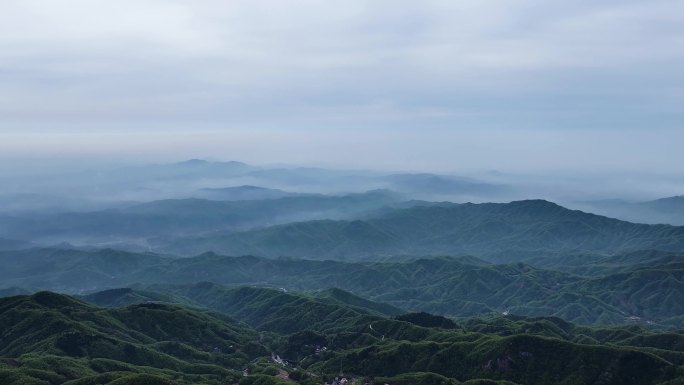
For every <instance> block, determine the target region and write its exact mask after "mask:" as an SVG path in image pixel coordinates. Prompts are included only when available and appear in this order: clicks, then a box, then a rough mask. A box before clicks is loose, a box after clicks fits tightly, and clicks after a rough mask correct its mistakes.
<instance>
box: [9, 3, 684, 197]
mask: <svg viewBox="0 0 684 385" xmlns="http://www.w3.org/2000/svg"><path fill="white" fill-rule="evenodd" d="M683 44H684V4H683V3H682V2H681V1H649V2H641V1H604V2H592V1H571V2H567V1H563V2H561V1H546V2H539V1H532V0H516V1H508V2H505V3H497V4H493V3H489V2H482V1H457V2H455V1H427V2H420V3H416V2H409V1H345V2H343V3H336V4H331V3H330V2H324V1H288V2H282V1H231V2H223V1H193V2H181V1H116V2H107V1H84V0H83V1H29V0H27V1H5V2H3V3H2V4H0V135H1V136H2V137H1V140H0V157H1V159H2V161H3V162H4V163H5V166H4V167H3V168H4V169H13V170H15V171H16V169H17V168H21V166H19V165H28V164H29V163H28V161H29V160H32V161H33V162H34V163H36V164H40V163H41V162H43V163H45V161H47V160H49V163H55V162H60V161H72V163H73V162H74V161H75V162H78V163H80V164H83V160H84V159H85V160H87V162H86V163H88V164H92V163H94V162H110V163H126V162H131V161H134V160H135V161H145V162H166V161H180V160H183V159H188V158H192V157H198V158H215V159H223V160H230V159H238V160H242V161H246V162H249V163H256V164H268V163H283V162H284V163H288V164H307V165H311V164H317V165H321V164H325V165H335V166H337V167H354V168H373V169H382V170H397V169H401V170H414V171H416V170H418V171H434V172H454V173H463V172H485V171H491V170H498V171H503V172H513V173H527V174H530V173H533V174H537V175H556V176H560V175H565V176H569V175H577V174H583V173H592V174H602V175H605V174H609V173H610V174H613V173H615V172H620V173H621V175H624V174H630V175H632V176H633V177H634V175H637V174H641V175H643V174H646V173H649V174H668V175H669V177H678V176H679V175H680V167H679V165H681V164H682V163H683V162H684V155H682V151H681V143H683V142H684V131H683V130H682V122H683V121H684V119H683V118H684V117H683V115H682V109H681V106H682V102H683V97H684V88H683V80H684V75H683V74H682V71H681V70H680V66H681V63H682V61H683V59H684V50H682V49H681V47H682V45H683ZM19 161H21V162H22V163H19ZM633 172H636V173H635V174H632V173H633ZM672 190H673V189H671V190H668V192H674V191H672ZM653 195H656V194H653Z"/></svg>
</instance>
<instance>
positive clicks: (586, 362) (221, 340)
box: [0, 284, 684, 385]
mask: <svg viewBox="0 0 684 385" xmlns="http://www.w3.org/2000/svg"><path fill="white" fill-rule="evenodd" d="M168 290H170V291H167V292H166V294H165V295H167V296H172V297H167V298H172V299H173V298H175V299H178V298H180V297H178V296H182V297H184V298H185V299H184V300H185V301H188V302H189V301H192V302H195V303H202V304H204V305H205V306H207V307H211V308H214V309H216V310H219V311H221V312H222V313H223V314H219V313H217V312H206V311H199V310H196V309H191V308H187V307H181V306H178V305H172V304H167V303H142V304H137V305H129V306H124V307H114V308H100V307H96V306H93V305H89V304H86V303H84V302H81V301H79V300H77V299H74V298H72V297H68V296H65V295H60V294H55V293H51V292H39V293H36V294H34V295H31V296H15V297H9V298H4V299H0V328H2V329H1V330H3V333H2V334H1V335H0V382H1V383H3V384H7V385H20V384H36V385H85V384H89V385H97V384H102V385H140V384H154V385H156V384H165V385H172V384H177V385H185V384H208V385H213V384H225V383H229V384H233V383H239V384H240V385H249V384H266V385H271V384H282V385H285V384H293V385H294V384H306V385H313V384H323V383H324V382H328V383H329V382H330V380H331V379H332V378H333V377H335V376H340V375H342V376H344V377H347V378H352V379H354V381H357V383H372V384H384V383H388V384H394V385H396V384H399V385H401V384H412V385H434V384H444V385H458V384H509V385H510V384H540V385H546V384H549V385H550V384H566V385H584V384H603V385H656V384H658V385H660V384H663V385H664V384H665V382H666V381H670V380H675V379H677V378H680V379H681V378H682V376H683V375H684V372H682V371H681V367H682V365H684V342H683V341H684V337H683V336H682V335H681V334H680V333H677V332H671V333H667V334H662V333H657V332H653V331H650V330H647V329H644V328H641V327H638V326H629V327H614V328H595V327H584V326H577V325H574V324H572V323H568V322H565V321H562V320H560V319H556V318H525V317H513V316H507V317H490V318H485V319H471V320H468V321H466V322H462V323H458V324H453V322H451V323H450V322H446V323H445V320H443V319H442V320H441V322H439V324H438V325H431V323H433V322H432V321H435V320H437V319H439V317H435V316H433V315H429V314H422V315H406V316H401V317H397V318H387V317H382V316H379V315H372V314H369V312H366V311H364V310H361V308H359V307H358V306H352V305H346V304H343V303H339V302H336V303H331V302H328V301H329V298H330V295H329V294H324V295H321V296H318V297H317V296H316V295H311V294H307V293H285V292H283V291H282V290H274V289H263V288H252V287H241V288H225V287H220V286H216V285H213V284H197V285H191V286H185V287H178V286H177V287H170V288H168ZM140 293H143V292H138V291H132V292H131V291H110V292H106V293H104V294H102V295H96V296H93V297H90V298H91V299H100V300H103V299H104V300H106V301H108V302H109V303H115V302H116V301H112V299H113V298H116V297H119V298H124V297H127V296H128V298H130V296H131V295H133V294H137V295H142V297H154V296H155V295H160V294H154V293H151V292H145V293H146V294H140ZM334 295H335V296H337V297H339V296H342V297H345V298H346V297H349V296H348V295H342V294H341V293H336V294H334ZM103 297H106V298H103ZM138 300H143V298H138ZM229 316H230V318H229ZM232 317H235V318H240V319H242V320H244V321H245V322H246V323H248V324H249V325H252V326H253V327H256V328H258V331H257V330H254V329H252V328H251V327H250V326H248V325H246V324H243V323H240V322H237V321H234V320H233V318H232ZM405 320H407V321H410V322H407V321H405ZM425 320H430V321H431V322H427V323H425V322H424V321H425ZM421 323H422V324H424V326H420V325H419V324H421ZM280 357H284V358H286V360H285V361H282V360H280ZM279 360H280V361H279Z"/></svg>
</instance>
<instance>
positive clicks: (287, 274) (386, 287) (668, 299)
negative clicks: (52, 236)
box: [0, 249, 684, 327]
mask: <svg viewBox="0 0 684 385" xmlns="http://www.w3.org/2000/svg"><path fill="white" fill-rule="evenodd" d="M41 256H42V257H41ZM136 256H139V259H137V258H136ZM51 258H52V260H51V262H48V263H43V262H42V261H43V260H49V259H51ZM667 258H668V259H667V261H670V262H672V263H668V264H665V265H660V266H653V267H649V268H643V267H641V265H640V264H638V265H636V266H633V267H629V265H620V264H618V262H615V261H619V260H627V261H631V260H632V259H633V257H632V256H617V257H615V261H613V262H612V263H615V265H614V266H615V267H614V268H613V270H611V269H610V268H608V266H612V265H608V264H604V263H603V262H601V264H602V266H604V269H605V273H603V274H595V275H592V276H580V275H575V274H570V273H562V272H558V271H553V270H546V269H540V268H535V267H533V266H530V265H527V264H523V263H514V264H491V263H486V262H483V261H481V260H478V259H475V258H471V257H466V258H453V257H441V258H423V259H416V260H408V261H398V262H341V261H319V260H298V259H267V258H258V257H251V256H245V257H229V256H221V255H217V254H212V253H207V254H203V255H200V256H197V257H193V258H180V259H173V258H165V257H161V256H157V255H154V254H135V253H123V252H114V251H112V250H102V251H95V252H82V251H73V250H71V251H68V250H67V251H55V250H52V249H45V250H40V249H34V250H31V251H26V252H24V251H22V252H16V253H14V252H12V253H0V262H3V263H7V264H9V263H11V264H12V266H13V268H12V269H7V270H4V271H0V278H1V279H2V282H3V283H5V284H6V285H7V286H8V287H18V288H22V289H28V290H33V291H35V290H44V289H50V290H62V291H69V292H75V293H83V292H89V291H95V290H104V289H112V288H119V287H127V286H132V285H142V286H145V285H153V284H161V285H169V284H172V285H192V284H194V283H195V282H202V281H206V282H215V283H217V284H223V285H232V286H235V285H257V286H264V287H275V288H284V289H287V290H299V291H316V290H326V289H342V290H344V291H345V292H350V293H353V294H354V295H356V298H353V297H348V295H349V294H348V293H344V292H336V291H334V290H333V291H327V292H322V293H319V296H321V298H323V297H327V299H326V300H327V301H328V303H341V304H345V305H351V306H352V307H354V306H357V307H359V308H365V309H366V310H368V309H371V307H372V306H377V307H373V308H372V310H373V311H375V312H376V313H377V314H384V315H392V314H394V313H396V311H394V310H393V309H392V306H394V307H397V308H400V309H404V310H407V311H427V312H431V313H436V314H440V315H447V316H450V317H459V318H462V317H470V316H477V315H483V314H488V313H503V312H508V313H510V314H519V315H528V316H557V317H562V318H564V319H566V320H569V321H574V322H579V323H583V324H622V323H630V322H639V323H649V324H653V325H655V326H662V327H677V326H678V325H679V326H681V325H684V322H683V321H684V319H682V317H681V314H682V311H684V310H683V309H682V308H681V305H680V304H681V302H682V301H681V300H680V299H681V298H682V295H683V293H684V279H682V265H681V264H678V263H676V262H674V261H675V259H671V258H670V257H667ZM10 261H11V262H10ZM342 293H344V294H342ZM136 295H138V294H136ZM359 297H360V298H359ZM363 298H367V299H371V300H373V301H378V302H382V303H386V304H389V305H390V306H387V305H382V306H380V305H374V304H369V303H364V300H363ZM132 300H134V301H135V300H136V297H134V298H132ZM146 300H147V301H158V300H161V301H163V299H159V298H156V299H155V298H148V299H146ZM121 301H124V302H121V303H128V302H125V301H127V300H126V299H121ZM102 303H103V304H106V303H105V302H102Z"/></svg>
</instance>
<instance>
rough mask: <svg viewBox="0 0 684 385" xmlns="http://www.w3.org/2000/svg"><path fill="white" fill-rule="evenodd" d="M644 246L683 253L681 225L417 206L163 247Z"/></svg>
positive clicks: (278, 252)
mask: <svg viewBox="0 0 684 385" xmlns="http://www.w3.org/2000/svg"><path fill="white" fill-rule="evenodd" d="M645 249H659V250H669V251H680V250H682V249H684V227H675V226H669V225H643V224H635V223H630V222H623V221H619V220H617V219H611V218H607V217H602V216H599V215H594V214H588V213H584V212H581V211H574V210H568V209H566V208H564V207H561V206H558V205H556V204H554V203H551V202H547V201H543V200H527V201H517V202H511V203H505V204H503V203H484V204H470V203H466V204H449V203H444V204H437V205H435V204H431V205H422V206H421V205H418V206H414V207H410V208H405V209H396V210H390V211H388V212H384V213H382V214H380V215H379V216H376V217H370V218H367V219H364V220H354V221H333V220H319V221H309V222H299V223H289V224H284V225H279V226H273V227H267V228H265V229H257V230H251V231H247V232H240V233H229V234H218V235H217V234H211V235H205V236H200V237H189V238H185V239H180V240H178V241H176V242H174V243H172V244H171V245H170V246H169V247H166V248H164V250H166V251H168V252H173V253H181V254H186V255H188V254H197V253H201V252H205V251H207V250H212V251H215V252H219V253H225V254H233V255H244V254H254V255H262V256H270V257H278V256H292V257H306V258H317V259H318V258H337V259H368V258H377V257H378V256H382V255H392V254H395V255H396V254H412V255H459V254H472V255H476V256H484V257H487V258H488V259H490V260H495V261H501V262H512V261H516V260H520V259H522V258H529V257H531V256H534V255H540V254H542V255H543V254H549V253H556V254H557V253H570V252H594V253H618V252H628V251H634V250H645Z"/></svg>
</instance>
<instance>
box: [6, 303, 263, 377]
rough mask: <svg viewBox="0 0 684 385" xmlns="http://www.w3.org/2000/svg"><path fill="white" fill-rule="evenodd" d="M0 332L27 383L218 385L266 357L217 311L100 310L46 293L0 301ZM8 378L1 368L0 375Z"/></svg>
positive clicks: (147, 306)
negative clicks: (145, 379) (150, 378)
mask: <svg viewBox="0 0 684 385" xmlns="http://www.w3.org/2000/svg"><path fill="white" fill-rule="evenodd" d="M0 329H1V330H2V331H3V332H2V334H1V335H0V357H12V358H14V360H15V361H10V362H13V364H12V365H11V366H14V367H16V370H15V371H14V372H15V373H14V375H16V376H20V377H26V378H28V379H26V381H27V382H26V383H41V384H42V383H48V382H49V383H50V384H62V383H66V382H67V381H69V380H74V379H86V378H89V379H90V381H91V382H84V383H94V384H96V383H104V382H102V381H103V379H102V376H103V375H104V374H105V373H108V375H106V376H104V378H105V379H106V382H110V381H114V380H116V379H117V378H125V377H127V376H129V375H131V374H135V373H150V374H154V375H155V377H158V378H160V379H167V380H172V379H173V380H174V381H178V383H184V384H185V383H187V384H189V383H198V382H201V383H212V384H219V383H224V382H225V381H236V380H237V379H239V378H240V370H241V369H242V366H244V365H246V364H247V363H248V362H249V360H251V359H252V358H253V357H255V356H258V355H263V354H265V350H264V349H263V348H261V347H259V346H258V345H257V344H255V343H254V341H255V340H256V337H255V336H256V334H255V333H254V332H253V331H251V330H250V329H249V328H247V327H246V326H244V325H242V324H239V323H238V322H236V321H233V320H231V319H229V318H228V317H225V316H222V315H218V314H216V313H214V314H209V313H200V312H197V311H192V310H188V309H184V308H181V307H177V306H171V305H162V304H142V305H134V306H129V307H124V308H117V309H102V308H97V307H94V306H91V305H88V304H86V303H84V302H81V301H78V300H76V299H73V298H71V297H67V296H63V295H59V294H55V293H50V292H39V293H36V294H34V295H31V296H18V297H9V298H5V299H0ZM6 362H7V361H6ZM3 376H4V377H3ZM8 376H9V375H8V373H7V370H6V369H4V370H3V368H0V378H5V379H7V378H8ZM30 379H37V380H43V381H45V380H47V381H48V382H40V381H33V382H32V381H31V380H30ZM169 382H171V381H169ZM2 383H8V382H2Z"/></svg>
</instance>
